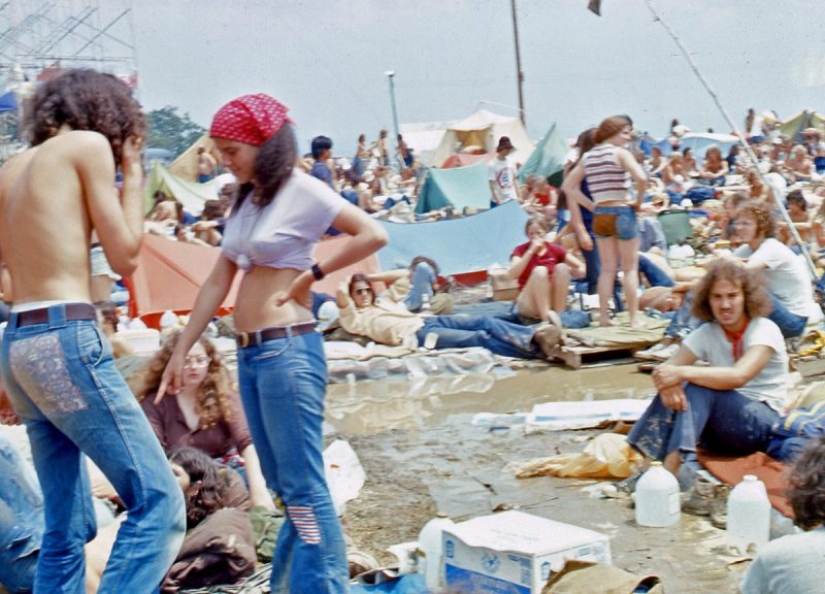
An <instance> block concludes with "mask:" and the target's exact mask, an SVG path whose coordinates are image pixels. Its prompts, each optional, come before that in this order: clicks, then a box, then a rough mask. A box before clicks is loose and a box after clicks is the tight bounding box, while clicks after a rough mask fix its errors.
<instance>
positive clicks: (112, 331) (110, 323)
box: [94, 301, 133, 359]
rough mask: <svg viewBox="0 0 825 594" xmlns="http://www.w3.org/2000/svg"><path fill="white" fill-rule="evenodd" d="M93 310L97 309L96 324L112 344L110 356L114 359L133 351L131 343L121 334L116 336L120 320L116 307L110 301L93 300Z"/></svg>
mask: <svg viewBox="0 0 825 594" xmlns="http://www.w3.org/2000/svg"><path fill="white" fill-rule="evenodd" d="M94 306H95V310H97V325H98V326H100V329H101V330H102V331H103V334H105V335H106V338H108V339H109V344H111V345H112V356H113V357H114V358H115V359H119V358H120V357H124V356H126V355H131V354H132V353H133V349H132V345H130V344H129V342H128V341H127V340H125V339H124V338H123V337H122V336H118V334H117V327H118V325H119V324H120V320H119V319H118V317H117V308H116V307H115V304H114V303H112V302H111V301H95V304H94Z"/></svg>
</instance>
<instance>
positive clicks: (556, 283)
mask: <svg viewBox="0 0 825 594" xmlns="http://www.w3.org/2000/svg"><path fill="white" fill-rule="evenodd" d="M548 230H549V229H548V226H547V222H546V220H545V219H544V218H534V219H530V220H528V221H527V224H526V225H525V226H524V232H525V234H526V235H527V238H528V239H529V241H527V242H526V243H523V244H521V245H518V246H516V248H515V249H514V250H513V254H512V256H511V260H510V268H509V274H510V278H514V279H518V287H519V294H518V297H516V307H517V308H518V311H519V313H520V314H521V315H523V316H526V317H529V318H534V319H537V320H541V321H542V322H549V321H550V320H551V319H553V320H555V323H556V324H558V320H559V318H558V314H560V313H561V312H563V311H564V310H565V309H566V308H567V294H568V293H569V292H570V277H571V272H572V274H573V276H576V277H577V278H579V277H584V275H585V269H584V264H583V263H582V261H581V260H579V259H578V258H576V257H575V256H573V255H572V254H570V253H568V252H567V250H565V249H564V248H563V247H561V246H560V245H556V244H554V243H550V242H549V241H547V240H546V239H545V237H546V236H547V232H548ZM571 269H572V270H571Z"/></svg>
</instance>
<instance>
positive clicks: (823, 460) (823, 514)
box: [787, 437, 825, 530]
mask: <svg viewBox="0 0 825 594" xmlns="http://www.w3.org/2000/svg"><path fill="white" fill-rule="evenodd" d="M788 482H789V483H790V487H791V488H790V490H789V491H788V494H787V497H788V502H789V503H790V504H791V508H793V514H794V521H795V522H796V525H797V526H799V527H800V528H802V529H803V530H812V529H813V528H817V527H818V526H823V525H825V437H819V438H817V439H815V440H811V443H810V444H808V445H807V446H806V447H805V449H804V450H803V451H802V453H801V454H800V455H799V458H797V459H796V461H795V462H794V463H793V466H792V467H791V471H790V474H789V476H788Z"/></svg>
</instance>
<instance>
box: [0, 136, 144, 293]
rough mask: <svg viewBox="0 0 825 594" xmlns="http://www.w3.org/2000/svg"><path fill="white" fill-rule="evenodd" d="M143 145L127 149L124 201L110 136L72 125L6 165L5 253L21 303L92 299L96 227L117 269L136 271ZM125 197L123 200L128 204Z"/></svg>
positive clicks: (0, 246)
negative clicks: (92, 250) (92, 239)
mask: <svg viewBox="0 0 825 594" xmlns="http://www.w3.org/2000/svg"><path fill="white" fill-rule="evenodd" d="M141 179H142V171H141V167H140V155H139V147H138V146H137V145H136V143H135V142H134V141H133V140H132V139H130V140H127V142H126V143H125V144H124V147H123V180H124V186H123V199H122V200H121V199H119V198H118V193H117V189H116V188H115V162H114V157H113V154H112V149H111V146H110V145H109V142H108V141H107V139H106V138H105V137H104V136H103V135H102V134H99V133H97V132H91V131H73V130H70V129H68V128H64V129H61V131H60V132H59V133H58V134H57V135H55V136H54V137H53V138H50V139H49V140H47V141H45V142H43V143H42V144H40V145H38V146H35V147H32V148H30V149H29V150H27V151H25V152H24V153H22V154H20V155H18V156H16V157H14V158H12V159H11V160H10V161H8V162H7V163H6V164H5V165H4V166H3V167H2V169H0V253H2V255H3V260H4V261H5V263H6V265H7V267H8V269H9V271H10V273H11V277H12V285H13V286H14V300H15V303H27V302H31V301H48V300H70V301H85V302H89V301H90V300H91V295H90V289H89V286H90V262H89V245H90V235H91V231H92V229H96V230H97V233H98V237H99V239H100V243H101V244H102V245H103V248H104V250H105V252H106V255H107V258H108V259H109V261H110V263H111V265H112V268H113V269H114V270H115V271H116V272H118V274H121V275H129V274H131V272H132V271H133V270H134V266H135V262H136V257H137V253H138V249H139V247H140V237H141V231H142V213H141V202H142V200H141V196H140V183H141ZM121 202H122V203H123V204H121Z"/></svg>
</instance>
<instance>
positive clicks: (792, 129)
mask: <svg viewBox="0 0 825 594" xmlns="http://www.w3.org/2000/svg"><path fill="white" fill-rule="evenodd" d="M805 128H816V129H818V130H819V131H820V132H825V117H823V116H821V115H820V114H818V113H817V112H815V111H814V110H812V109H805V110H803V111H800V112H799V113H798V114H796V115H795V116H793V117H790V118H788V119H787V120H785V121H784V122H782V123H781V124H779V133H780V134H781V135H782V136H784V137H785V138H790V139H791V140H793V141H794V142H795V143H801V142H804V141H805V139H804V137H803V136H802V131H803V130H804V129H805Z"/></svg>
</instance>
